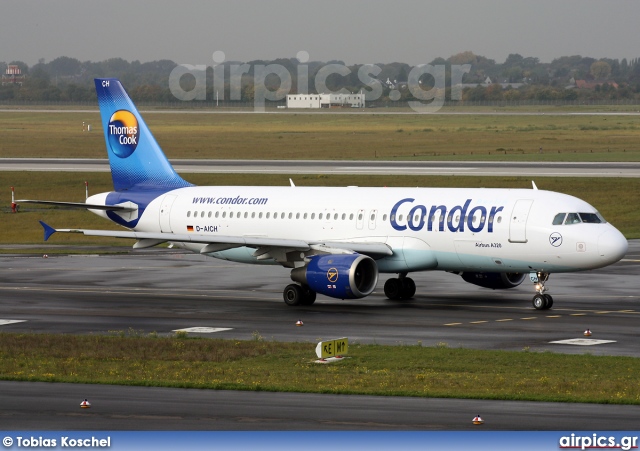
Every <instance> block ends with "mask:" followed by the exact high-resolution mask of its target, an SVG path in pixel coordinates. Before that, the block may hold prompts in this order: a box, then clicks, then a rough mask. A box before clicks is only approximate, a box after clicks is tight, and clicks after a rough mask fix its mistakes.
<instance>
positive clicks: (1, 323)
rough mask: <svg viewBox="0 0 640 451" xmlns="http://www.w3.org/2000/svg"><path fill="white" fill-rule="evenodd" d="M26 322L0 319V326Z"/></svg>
mask: <svg viewBox="0 0 640 451" xmlns="http://www.w3.org/2000/svg"><path fill="white" fill-rule="evenodd" d="M26 321H27V320H26V319H0V326H6V325H7V324H14V323H24V322H26Z"/></svg>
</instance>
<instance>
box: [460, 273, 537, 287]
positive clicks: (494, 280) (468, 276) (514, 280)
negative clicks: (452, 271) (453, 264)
mask: <svg viewBox="0 0 640 451" xmlns="http://www.w3.org/2000/svg"><path fill="white" fill-rule="evenodd" d="M461 276H462V278H463V279H464V281H465V282H469V283H472V284H474V285H479V286H481V287H484V288H491V289H493V290H502V289H505V288H513V287H517V286H518V285H520V284H521V283H522V281H523V280H524V278H525V276H526V274H520V273H516V272H463V273H462V274H461Z"/></svg>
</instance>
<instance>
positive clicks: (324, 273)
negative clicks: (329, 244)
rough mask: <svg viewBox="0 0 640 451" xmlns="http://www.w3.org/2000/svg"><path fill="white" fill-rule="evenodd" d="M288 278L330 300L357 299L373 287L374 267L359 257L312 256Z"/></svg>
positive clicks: (373, 264)
mask: <svg viewBox="0 0 640 451" xmlns="http://www.w3.org/2000/svg"><path fill="white" fill-rule="evenodd" d="M291 279H292V280H294V281H296V282H299V283H301V284H303V285H308V286H309V287H310V288H311V289H312V290H313V291H315V292H317V293H321V294H324V295H326V296H330V297H332V298H338V299H358V298H363V297H365V296H368V295H370V294H371V293H372V292H373V290H374V289H375V288H376V284H377V283H378V266H377V265H376V262H375V261H374V260H373V259H372V258H371V257H367V256H366V255H361V254H348V255H334V254H329V255H314V256H312V257H311V260H310V261H309V263H308V264H307V266H304V267H302V268H296V269H294V270H293V271H291Z"/></svg>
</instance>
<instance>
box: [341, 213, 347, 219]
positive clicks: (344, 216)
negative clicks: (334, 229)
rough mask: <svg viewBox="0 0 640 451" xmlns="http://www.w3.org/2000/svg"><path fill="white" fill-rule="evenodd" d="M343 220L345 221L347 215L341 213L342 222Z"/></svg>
mask: <svg viewBox="0 0 640 451" xmlns="http://www.w3.org/2000/svg"><path fill="white" fill-rule="evenodd" d="M345 219H347V214H346V213H342V220H343V221H344V220H345Z"/></svg>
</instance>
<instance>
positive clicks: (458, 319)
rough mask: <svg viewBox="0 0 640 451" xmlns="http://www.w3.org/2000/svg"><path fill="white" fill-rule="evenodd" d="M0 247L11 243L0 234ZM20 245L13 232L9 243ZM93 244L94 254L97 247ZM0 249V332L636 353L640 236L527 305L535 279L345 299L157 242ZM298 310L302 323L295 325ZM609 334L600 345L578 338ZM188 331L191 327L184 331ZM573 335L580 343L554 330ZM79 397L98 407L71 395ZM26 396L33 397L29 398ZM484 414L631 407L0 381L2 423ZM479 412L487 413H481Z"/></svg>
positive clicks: (577, 422)
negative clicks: (301, 291) (69, 251)
mask: <svg viewBox="0 0 640 451" xmlns="http://www.w3.org/2000/svg"><path fill="white" fill-rule="evenodd" d="M3 247H5V248H6V246H3ZM14 248H15V247H14ZM98 251H99V252H100V253H98ZM103 251H104V249H96V253H95V254H89V255H82V256H72V255H53V254H52V255H50V256H49V257H48V258H43V257H42V255H37V256H33V255H28V254H25V255H18V254H15V255H11V254H3V255H0V266H1V267H2V268H3V269H2V272H1V274H0V331H3V332H5V331H6V332H24V333H42V332H47V333H71V334H89V333H109V331H127V330H129V329H133V330H135V331H138V332H142V333H150V332H154V331H155V332H157V333H158V334H160V335H165V334H166V335H171V334H173V333H175V332H174V331H175V330H177V329H182V328H190V327H207V328H211V329H213V330H219V329H226V330H221V331H217V332H212V333H210V334H194V335H200V336H215V337H216V338H236V339H252V338H253V337H254V336H255V334H256V333H257V334H259V335H261V336H263V337H264V338H265V339H268V340H279V341H299V342H309V357H310V359H311V358H313V357H314V349H315V344H316V343H317V341H318V340H319V339H328V338H336V337H344V336H346V337H348V338H349V339H350V341H351V342H354V341H355V342H360V343H379V344H391V345H393V344H400V343H402V344H418V343H421V344H422V345H424V346H437V345H440V346H444V345H446V346H449V347H466V348H474V349H504V350H517V351H522V350H524V349H528V350H530V351H532V352H533V351H538V352H541V351H551V352H556V353H567V354H575V353H589V354H594V355H620V356H633V357H638V356H640V335H639V334H638V327H637V324H638V318H639V316H640V278H639V277H638V274H639V273H640V241H632V242H630V248H629V252H628V254H627V256H626V257H625V258H624V259H623V260H622V261H621V262H619V263H617V264H615V265H612V266H610V267H608V268H603V269H600V270H594V271H588V272H582V273H573V274H552V275H551V278H550V279H549V281H548V282H547V287H548V288H550V292H551V293H552V294H553V296H554V299H555V303H554V307H553V309H551V310H548V311H537V310H534V309H533V307H532V305H531V297H532V296H533V288H532V284H531V283H530V282H529V281H528V280H525V282H524V283H523V284H522V285H521V286H519V287H517V288H515V289H512V290H505V291H492V290H487V289H482V288H479V287H476V286H474V285H470V284H467V283H464V281H463V280H462V279H461V278H460V277H459V276H456V275H453V274H446V273H444V274H443V273H439V272H428V273H420V274H414V275H413V277H414V280H415V281H416V285H417V294H416V297H415V299H414V300H412V301H407V302H392V301H388V300H386V299H385V297H384V295H383V294H382V289H381V288H382V285H383V283H384V279H385V278H386V276H381V280H380V282H379V284H378V289H377V290H376V292H374V294H373V295H371V296H369V297H367V298H365V299H361V300H351V301H341V300H336V299H331V298H326V297H324V296H318V300H317V302H316V303H315V304H314V305H313V306H305V307H298V308H292V307H288V306H286V305H285V304H284V302H283V300H282V289H283V288H284V286H285V285H286V284H288V283H290V280H289V277H288V271H287V270H285V269H283V268H280V267H275V266H251V265H239V264H235V263H230V262H225V261H219V260H215V259H210V258H206V257H203V256H200V255H194V254H186V253H183V252H182V251H176V250H166V249H164V250H163V249H147V250H142V251H132V252H126V253H123V254H117V255H106V254H103ZM297 320H303V321H304V326H303V327H296V326H295V323H296V321H297ZM586 329H590V330H591V331H592V334H593V335H592V336H591V337H589V338H588V340H604V341H605V342H604V343H601V344H595V343H596V342H593V341H585V340H587V338H586V337H585V336H584V331H585V330H586ZM190 334H192V333H191V332H190ZM567 339H573V340H577V341H578V343H580V344H566V343H553V342H555V341H561V340H567ZM84 398H90V401H91V402H92V403H93V407H92V408H91V409H88V410H86V411H85V410H81V409H80V408H79V403H80V401H81V400H82V399H84ZM35 400H37V405H38V408H37V409H34V401H35ZM478 413H481V414H482V416H483V418H484V419H485V425H484V426H483V428H485V429H494V430H623V429H627V430H634V429H637V419H638V418H640V406H616V405H584V404H563V403H531V402H513V401H482V400H457V399H422V398H393V397H375V396H333V395H309V394H296V393H262V392H257V393H255V392H233V391H230V392H225V391H203V390H182V389H164V388H148V387H119V386H99V385H81V384H47V383H26V382H8V381H4V382H0V421H1V422H2V424H3V426H4V427H5V428H7V429H47V430H55V429H76V430H82V429H85V430H89V429H98V430H110V429H122V430H160V429H176V430H180V429H188V430H192V429H199V430H462V429H471V428H473V427H474V426H473V425H472V424H471V419H472V418H473V416H475V415H476V414H478ZM489 419H490V420H489Z"/></svg>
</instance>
